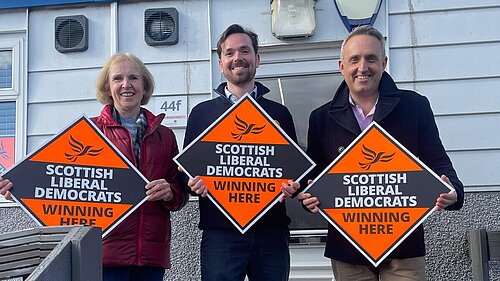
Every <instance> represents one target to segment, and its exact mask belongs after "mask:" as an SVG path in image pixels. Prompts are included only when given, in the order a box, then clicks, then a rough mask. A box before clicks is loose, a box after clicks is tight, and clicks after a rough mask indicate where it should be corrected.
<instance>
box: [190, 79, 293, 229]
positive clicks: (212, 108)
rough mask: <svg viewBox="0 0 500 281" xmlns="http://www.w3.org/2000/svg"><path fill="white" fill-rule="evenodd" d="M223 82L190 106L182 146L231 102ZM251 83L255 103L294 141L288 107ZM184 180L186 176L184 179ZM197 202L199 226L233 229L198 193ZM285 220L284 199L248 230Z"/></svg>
mask: <svg viewBox="0 0 500 281" xmlns="http://www.w3.org/2000/svg"><path fill="white" fill-rule="evenodd" d="M226 85H227V84H226V83H222V84H220V85H219V87H217V89H215V90H214V91H215V92H216V93H217V94H218V95H219V96H218V97H216V98H214V99H211V100H207V101H204V102H201V103H199V104H197V105H196V106H195V107H194V108H193V110H192V111H191V113H190V114H189V118H188V122H187V127H186V134H185V137H184V147H186V146H187V145H189V144H190V143H191V142H192V141H193V140H194V139H196V138H197V137H198V136H199V135H200V134H201V133H202V132H203V131H205V130H206V129H207V128H208V127H209V126H210V125H211V124H212V123H213V122H214V121H215V120H216V119H217V118H219V117H220V116H221V115H222V114H223V113H224V112H226V111H227V110H228V109H229V108H230V107H231V106H232V102H231V101H230V100H229V99H228V98H227V97H226V95H225V92H224V89H225V88H226ZM255 85H256V86H257V94H256V97H255V100H256V101H257V103H258V104H259V105H260V106H261V107H262V108H263V109H264V110H265V111H266V112H267V114H269V116H271V118H273V120H275V121H278V122H277V124H279V125H280V126H281V128H282V129H283V130H284V131H285V133H286V134H287V135H288V136H289V137H290V138H291V139H292V140H293V141H295V142H297V135H296V132H295V127H294V124H293V119H292V115H291V114H290V111H288V109H287V108H286V107H285V106H283V105H281V104H279V103H277V102H275V101H271V100H269V99H266V98H264V95H265V94H267V93H268V92H269V89H268V88H266V87H265V86H264V85H262V84H261V83H259V82H256V83H255ZM193 176H194V175H193ZM186 182H187V179H186V180H185V183H186ZM199 206H200V223H199V228H200V229H236V228H235V226H234V225H233V224H232V223H231V222H230V221H229V220H228V219H227V218H226V217H225V216H224V215H223V214H222V212H221V211H220V210H219V209H218V208H217V207H216V206H215V205H214V204H213V203H212V201H210V199H208V197H200V200H199ZM288 224H290V218H289V217H288V216H287V214H286V209H285V203H284V202H283V203H277V204H275V205H274V206H273V207H272V208H271V209H270V210H269V211H267V213H266V214H265V215H264V216H262V217H261V218H260V219H259V221H257V222H256V223H255V224H254V225H253V226H252V227H251V228H250V229H249V231H252V229H269V228H285V227H288Z"/></svg>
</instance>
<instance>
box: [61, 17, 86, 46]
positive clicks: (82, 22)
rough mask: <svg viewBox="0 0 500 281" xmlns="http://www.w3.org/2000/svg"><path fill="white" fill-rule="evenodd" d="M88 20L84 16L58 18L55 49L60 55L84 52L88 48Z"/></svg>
mask: <svg viewBox="0 0 500 281" xmlns="http://www.w3.org/2000/svg"><path fill="white" fill-rule="evenodd" d="M88 38H89V33H88V20H87V18H86V17H85V16H83V15H76V16H64V17H57V18H56V20H55V47H56V50H57V51H58V52H60V53H66V52H82V51H85V50H87V48H88Z"/></svg>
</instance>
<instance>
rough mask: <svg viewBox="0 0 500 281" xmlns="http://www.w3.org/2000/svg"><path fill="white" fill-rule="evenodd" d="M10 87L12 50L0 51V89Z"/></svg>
mask: <svg viewBox="0 0 500 281" xmlns="http://www.w3.org/2000/svg"><path fill="white" fill-rule="evenodd" d="M10 88H12V51H0V89H10Z"/></svg>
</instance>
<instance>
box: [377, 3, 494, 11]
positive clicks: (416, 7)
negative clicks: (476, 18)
mask: <svg viewBox="0 0 500 281" xmlns="http://www.w3.org/2000/svg"><path fill="white" fill-rule="evenodd" d="M386 1H387V0H386ZM388 4H389V11H390V13H399V12H407V11H408V10H410V9H411V10H413V11H416V12H419V11H428V10H453V9H464V8H477V7H488V6H498V5H499V3H498V0H474V1H471V0H453V1H433V0H424V1H422V0H389V1H388Z"/></svg>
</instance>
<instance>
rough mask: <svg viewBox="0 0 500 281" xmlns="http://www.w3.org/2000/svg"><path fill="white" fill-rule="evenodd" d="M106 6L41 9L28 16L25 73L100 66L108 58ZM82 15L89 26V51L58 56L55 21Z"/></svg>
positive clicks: (108, 18)
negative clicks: (27, 60) (55, 41)
mask: <svg viewBox="0 0 500 281" xmlns="http://www.w3.org/2000/svg"><path fill="white" fill-rule="evenodd" d="M110 11H111V10H110V7H109V6H108V5H100V6H92V5H89V6H86V7H81V8H66V9H42V10H34V11H31V12H30V14H29V33H28V34H29V46H28V54H29V66H28V71H29V72H33V71H52V70H59V69H76V68H87V67H99V66H101V65H102V64H103V63H104V61H105V60H106V59H107V58H108V57H109V55H110V50H111V48H110V42H111V38H110V35H111V32H110V31H111V27H110V15H111V12H110ZM71 15H84V16H85V17H87V19H88V24H89V39H88V40H89V41H88V50H86V51H84V52H71V53H59V52H58V51H56V49H55V46H54V32H55V31H54V21H55V18H56V17H58V16H71Z"/></svg>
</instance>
